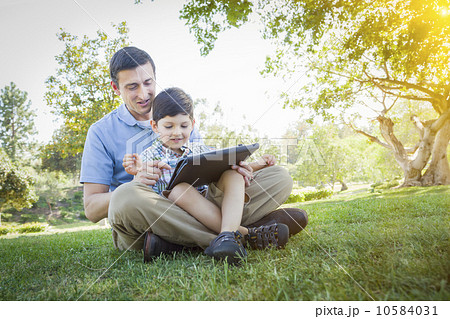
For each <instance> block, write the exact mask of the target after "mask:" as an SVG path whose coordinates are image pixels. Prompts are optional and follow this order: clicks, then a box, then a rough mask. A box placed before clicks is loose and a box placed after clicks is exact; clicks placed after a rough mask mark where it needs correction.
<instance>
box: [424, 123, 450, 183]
mask: <svg viewBox="0 0 450 319" xmlns="http://www.w3.org/2000/svg"><path fill="white" fill-rule="evenodd" d="M449 141H450V121H447V122H446V124H444V126H443V127H442V128H441V129H440V130H439V132H438V133H437V134H436V139H435V142H434V145H433V150H432V155H431V156H432V158H431V163H430V166H429V167H428V169H427V171H426V172H425V174H424V175H423V177H422V185H423V186H429V185H448V184H450V167H449V163H448V158H447V147H448V143H449Z"/></svg>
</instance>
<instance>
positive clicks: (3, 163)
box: [0, 148, 37, 225]
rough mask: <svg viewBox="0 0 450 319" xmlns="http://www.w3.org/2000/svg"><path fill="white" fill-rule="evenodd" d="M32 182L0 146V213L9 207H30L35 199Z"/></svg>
mask: <svg viewBox="0 0 450 319" xmlns="http://www.w3.org/2000/svg"><path fill="white" fill-rule="evenodd" d="M33 184H34V180H33V178H32V177H31V176H30V175H29V174H27V173H26V172H24V171H23V170H21V169H19V168H18V167H17V166H15V165H14V164H13V163H12V162H11V160H10V159H9V157H8V155H7V154H6V152H5V151H4V150H3V148H0V214H1V212H2V211H3V210H5V209H7V208H10V207H13V208H15V209H17V210H19V209H22V208H25V207H31V205H32V204H33V203H34V202H36V201H37V197H36V195H35V193H34V188H33ZM0 225H1V215H0Z"/></svg>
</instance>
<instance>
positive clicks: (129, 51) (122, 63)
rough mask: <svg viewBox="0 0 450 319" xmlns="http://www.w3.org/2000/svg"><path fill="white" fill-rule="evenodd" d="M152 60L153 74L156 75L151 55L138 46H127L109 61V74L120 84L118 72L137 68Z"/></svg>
mask: <svg viewBox="0 0 450 319" xmlns="http://www.w3.org/2000/svg"><path fill="white" fill-rule="evenodd" d="M148 62H150V64H151V65H152V68H153V74H154V75H155V76H156V69H155V63H154V62H153V60H152V58H151V57H150V55H149V54H148V53H147V52H145V51H143V50H141V49H138V48H136V47H125V48H122V49H120V50H119V51H117V52H116V53H114V55H113V57H112V58H111V61H110V62H109V74H110V76H111V80H112V81H113V82H114V83H115V84H116V85H119V82H118V80H117V74H118V73H119V72H120V71H122V70H131V69H135V68H137V67H138V66H140V65H144V64H147V63H148Z"/></svg>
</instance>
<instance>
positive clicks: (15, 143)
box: [0, 82, 36, 162]
mask: <svg viewBox="0 0 450 319" xmlns="http://www.w3.org/2000/svg"><path fill="white" fill-rule="evenodd" d="M27 96H28V93H27V92H25V91H21V90H19V88H17V85H16V84H15V83H13V82H11V84H10V85H9V86H5V87H4V88H3V89H2V90H1V94H0V141H1V147H2V148H3V149H4V150H5V151H6V153H7V154H8V156H9V157H10V158H11V160H12V161H13V162H14V161H16V158H17V157H18V155H20V154H22V153H23V152H24V151H25V150H26V148H27V146H28V145H29V144H30V142H29V138H30V136H32V135H34V134H36V130H35V129H34V118H35V116H36V114H35V113H34V111H33V110H32V109H31V101H28V102H27Z"/></svg>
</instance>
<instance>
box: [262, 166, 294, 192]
mask: <svg viewBox="0 0 450 319" xmlns="http://www.w3.org/2000/svg"><path fill="white" fill-rule="evenodd" d="M262 171H264V174H263V175H262V178H263V179H270V180H272V181H273V184H274V185H276V186H277V187H281V188H282V189H283V190H285V191H286V192H289V193H290V192H291V190H292V186H293V185H294V181H293V180H292V177H291V175H289V172H288V171H287V169H285V168H284V167H281V166H276V165H275V166H270V167H266V168H264V169H263V170H262Z"/></svg>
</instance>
